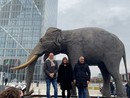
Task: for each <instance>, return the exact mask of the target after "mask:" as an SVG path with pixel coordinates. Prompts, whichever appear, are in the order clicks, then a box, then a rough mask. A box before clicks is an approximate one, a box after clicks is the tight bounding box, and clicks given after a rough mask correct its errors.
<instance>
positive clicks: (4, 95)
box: [0, 87, 20, 98]
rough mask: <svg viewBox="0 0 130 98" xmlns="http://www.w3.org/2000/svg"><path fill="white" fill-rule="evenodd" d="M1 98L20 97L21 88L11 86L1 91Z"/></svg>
mask: <svg viewBox="0 0 130 98" xmlns="http://www.w3.org/2000/svg"><path fill="white" fill-rule="evenodd" d="M0 98H20V90H19V89H17V88H15V87H9V88H7V89H6V90H4V91H3V92H1V93H0Z"/></svg>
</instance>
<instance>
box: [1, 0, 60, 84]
mask: <svg viewBox="0 0 130 98" xmlns="http://www.w3.org/2000/svg"><path fill="white" fill-rule="evenodd" d="M57 8H58V0H0V72H1V73H0V74H2V75H0V76H2V77H1V78H0V79H4V78H6V77H7V78H9V80H10V81H12V80H14V79H16V80H18V81H22V80H24V79H25V77H26V75H25V73H26V71H25V70H20V71H11V70H10V67H13V66H18V65H19V64H22V63H24V62H26V60H27V57H28V55H29V54H30V52H31V50H32V49H33V48H34V46H35V45H36V44H37V42H38V41H39V39H40V37H41V36H43V35H44V33H45V31H46V29H47V28H48V27H56V26H57ZM40 65H41V59H39V60H38V62H37V65H36V68H35V74H34V81H35V80H39V79H41V78H42V76H41V75H42V70H41V69H42V68H41V67H42V66H40Z"/></svg>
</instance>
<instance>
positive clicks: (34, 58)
mask: <svg viewBox="0 0 130 98" xmlns="http://www.w3.org/2000/svg"><path fill="white" fill-rule="evenodd" d="M37 58H38V55H33V56H32V57H31V59H30V60H29V61H27V62H26V63H24V64H22V65H20V66H17V67H13V68H11V69H12V70H20V69H23V68H25V67H27V66H29V65H30V64H31V63H32V62H33V61H34V60H36V59H37Z"/></svg>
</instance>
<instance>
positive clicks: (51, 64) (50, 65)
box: [44, 53, 58, 98]
mask: <svg viewBox="0 0 130 98" xmlns="http://www.w3.org/2000/svg"><path fill="white" fill-rule="evenodd" d="M44 72H45V77H46V88H47V90H46V94H47V98H51V97H50V84H51V83H52V85H53V88H54V98H57V93H58V90H57V72H58V63H57V61H56V60H54V54H53V53H50V54H49V57H48V60H46V61H45V62H44Z"/></svg>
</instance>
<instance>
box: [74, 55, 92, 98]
mask: <svg viewBox="0 0 130 98" xmlns="http://www.w3.org/2000/svg"><path fill="white" fill-rule="evenodd" d="M90 76H91V73H90V69H89V67H88V64H86V63H85V58H84V57H83V56H81V57H80V58H79V61H78V63H77V64H76V65H75V67H74V83H76V86H77V88H78V97H79V98H87V86H88V84H89V82H90Z"/></svg>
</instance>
